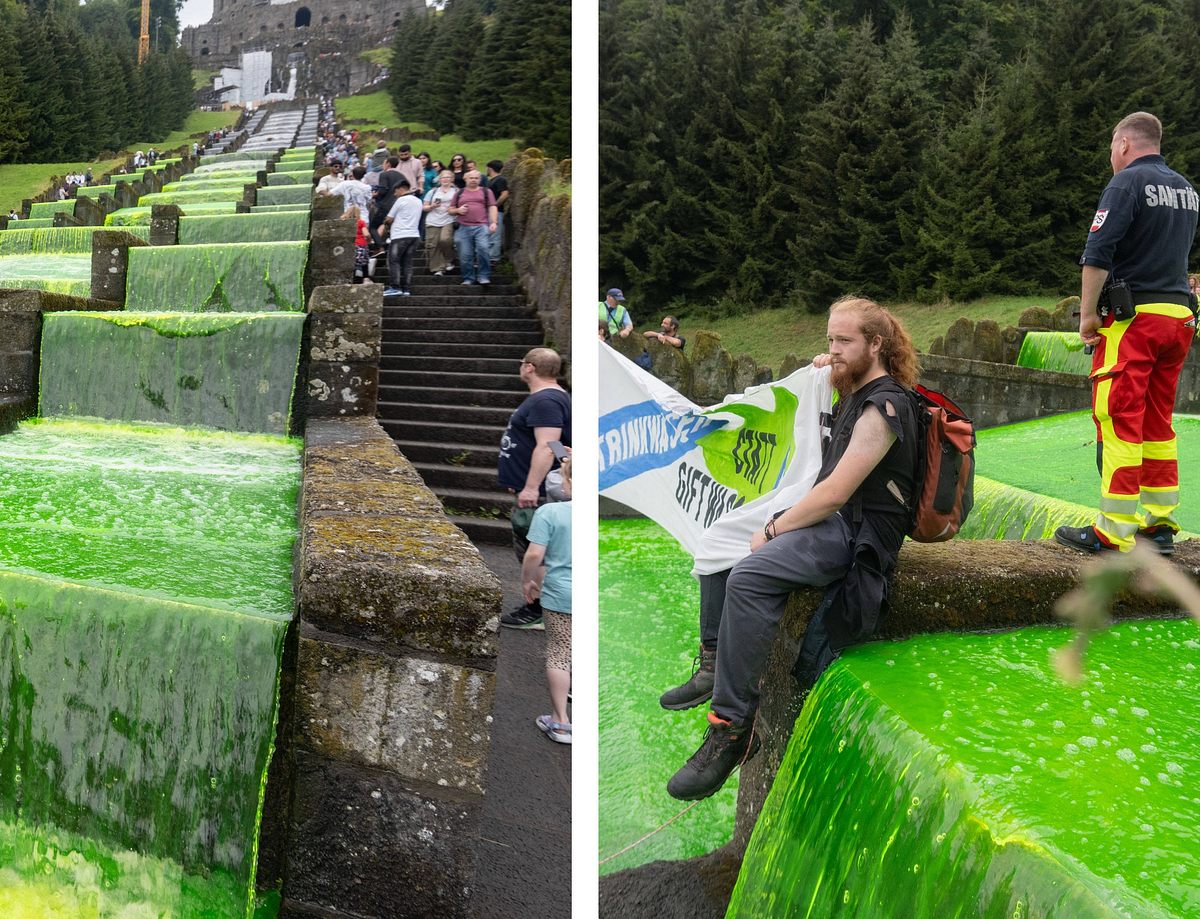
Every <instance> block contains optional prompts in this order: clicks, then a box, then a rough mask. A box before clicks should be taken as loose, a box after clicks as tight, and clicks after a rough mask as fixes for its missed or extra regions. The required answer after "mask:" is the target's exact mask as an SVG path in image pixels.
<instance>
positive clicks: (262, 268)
mask: <svg viewBox="0 0 1200 919" xmlns="http://www.w3.org/2000/svg"><path fill="white" fill-rule="evenodd" d="M307 260H308V243H306V242H281V243H230V244H228V245H207V246H153V247H141V248H136V249H130V250H129V266H130V270H129V283H128V285H127V287H126V294H125V308H126V309H129V310H135V311H144V312H164V311H170V310H178V311H183V312H197V311H200V312H239V311H252V312H262V311H267V310H302V309H303V308H304V266H305V264H306V262H307Z"/></svg>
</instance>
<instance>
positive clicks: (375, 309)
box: [308, 284, 383, 314]
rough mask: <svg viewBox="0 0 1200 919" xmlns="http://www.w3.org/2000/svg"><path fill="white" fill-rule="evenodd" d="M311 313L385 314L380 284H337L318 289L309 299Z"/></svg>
mask: <svg viewBox="0 0 1200 919" xmlns="http://www.w3.org/2000/svg"><path fill="white" fill-rule="evenodd" d="M308 311H309V312H310V313H380V314H382V313H383V287H382V285H379V284H358V285H354V284H335V285H332V286H330V287H317V288H315V289H314V290H313V292H312V295H311V296H310V297H309V298H308Z"/></svg>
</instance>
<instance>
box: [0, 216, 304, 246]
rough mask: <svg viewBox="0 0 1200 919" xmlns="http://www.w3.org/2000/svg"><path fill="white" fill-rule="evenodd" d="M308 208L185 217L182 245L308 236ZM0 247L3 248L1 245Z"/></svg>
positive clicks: (182, 225)
mask: <svg viewBox="0 0 1200 919" xmlns="http://www.w3.org/2000/svg"><path fill="white" fill-rule="evenodd" d="M308 225H309V215H308V212H307V211H292V212H285V213H276V214H271V213H267V214H254V213H251V214H228V215H220V216H211V217H183V218H181V219H180V221H179V243H180V245H202V244H206V243H254V242H268V241H272V240H289V239H290V240H306V239H308ZM0 251H3V250H2V249H0Z"/></svg>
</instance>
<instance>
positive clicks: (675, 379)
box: [646, 339, 692, 393]
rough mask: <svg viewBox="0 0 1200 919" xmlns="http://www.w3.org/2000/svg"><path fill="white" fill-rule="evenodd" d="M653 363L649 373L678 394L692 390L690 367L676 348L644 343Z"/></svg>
mask: <svg viewBox="0 0 1200 919" xmlns="http://www.w3.org/2000/svg"><path fill="white" fill-rule="evenodd" d="M646 349H647V350H648V351H649V352H650V359H651V360H652V361H653V364H652V366H651V370H650V372H651V373H653V374H654V375H655V376H656V377H658V378H659V379H660V380H662V381H663V382H664V383H666V384H667V385H668V386H670V387H671V388H672V389H673V390H675V391H676V392H680V393H687V392H690V391H691V388H692V365H691V363H690V362H689V361H688V359H687V357H686V356H685V355H684V353H683V352H682V351H680V350H679V349H678V348H672V347H671V346H670V345H662V344H659V343H658V342H657V341H655V340H653V339H652V340H650V341H648V342H647V343H646Z"/></svg>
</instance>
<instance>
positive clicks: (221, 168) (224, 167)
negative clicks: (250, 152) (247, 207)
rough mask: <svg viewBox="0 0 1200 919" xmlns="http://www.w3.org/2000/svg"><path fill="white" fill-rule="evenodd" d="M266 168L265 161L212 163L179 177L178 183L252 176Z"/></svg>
mask: <svg viewBox="0 0 1200 919" xmlns="http://www.w3.org/2000/svg"><path fill="white" fill-rule="evenodd" d="M266 168H267V161H266V160H238V161H236V162H233V163H212V164H211V165H208V166H198V167H197V168H196V171H195V172H189V173H188V174H187V175H185V176H181V177H180V179H179V181H181V182H187V181H189V180H192V181H199V180H200V179H211V178H217V177H219V176H225V175H254V174H255V173H257V172H258V171H259V170H260V169H266Z"/></svg>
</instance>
